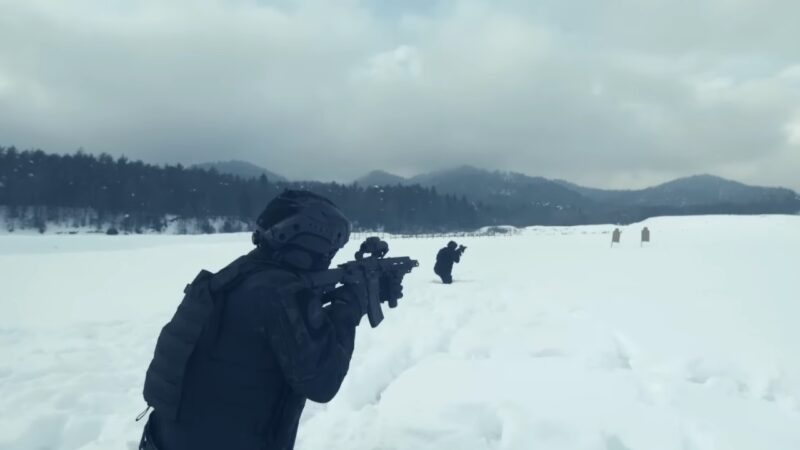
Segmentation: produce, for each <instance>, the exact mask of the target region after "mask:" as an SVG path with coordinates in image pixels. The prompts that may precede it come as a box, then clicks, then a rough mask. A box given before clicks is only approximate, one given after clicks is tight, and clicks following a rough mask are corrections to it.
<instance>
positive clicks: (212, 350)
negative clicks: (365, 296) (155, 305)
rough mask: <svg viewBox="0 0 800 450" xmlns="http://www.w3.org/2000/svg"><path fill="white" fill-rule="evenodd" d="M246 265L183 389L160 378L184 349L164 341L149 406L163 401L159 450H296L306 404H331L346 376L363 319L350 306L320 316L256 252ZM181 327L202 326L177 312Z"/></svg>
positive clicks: (154, 418)
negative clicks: (183, 323)
mask: <svg viewBox="0 0 800 450" xmlns="http://www.w3.org/2000/svg"><path fill="white" fill-rule="evenodd" d="M244 259H245V263H247V264H250V265H251V269H252V265H255V266H256V269H257V270H256V271H255V273H251V274H249V275H248V276H246V277H245V279H244V280H243V281H241V282H240V283H238V285H236V286H235V287H234V288H233V289H232V290H231V291H230V292H229V293H227V295H224V299H222V303H221V307H219V308H217V312H215V313H214V316H215V317H212V318H211V320H209V321H207V323H206V324H205V326H204V328H203V332H202V336H201V337H200V339H199V340H198V342H197V346H196V348H195V349H194V351H193V353H192V354H191V357H190V358H189V361H188V364H187V366H186V370H185V375H184V376H183V380H182V388H180V389H176V388H175V387H174V385H171V384H170V383H164V382H163V379H164V378H166V377H167V376H168V375H169V374H170V373H176V371H175V369H177V368H175V367H170V364H173V365H174V364H176V363H175V362H173V361H175V360H177V359H179V358H175V357H173V356H174V355H177V354H179V348H181V346H185V345H187V343H186V342H182V339H181V338H179V337H177V336H174V337H173V336H172V335H169V336H165V337H163V339H159V343H158V345H157V347H156V351H155V356H154V360H153V363H152V365H151V369H150V371H148V378H147V381H146V382H145V397H146V398H147V397H148V392H149V397H150V398H151V399H153V398H155V399H156V400H157V401H156V402H155V403H156V406H155V407H154V411H153V413H152V414H151V416H150V420H149V428H150V431H151V432H152V435H153V436H152V437H153V440H154V441H155V445H156V447H158V448H159V450H206V449H207V450H212V449H213V450H219V449H226V450H268V449H269V450H271V449H291V448H293V446H294V441H295V436H296V434H297V426H298V423H299V420H300V414H301V413H302V411H303V407H304V405H305V401H306V399H310V400H312V401H316V402H327V401H329V400H331V399H332V398H333V396H334V395H335V394H336V392H337V391H338V390H339V386H340V385H341V383H342V380H343V379H344V376H345V374H346V373H347V369H348V366H349V363H350V357H351V355H352V352H353V341H354V338H355V326H356V323H357V322H358V315H357V314H354V311H352V310H351V309H350V308H349V307H348V306H347V305H346V304H341V303H334V304H332V305H329V306H327V307H325V308H323V307H322V306H321V303H322V302H321V299H320V298H318V297H317V296H315V295H314V294H313V293H311V291H309V290H308V289H306V287H305V286H304V284H303V282H302V281H301V280H300V278H298V277H297V276H296V275H295V274H293V273H291V272H289V271H286V270H282V269H281V268H279V267H276V266H274V265H271V263H270V261H269V260H268V259H266V258H264V256H263V255H262V254H261V253H260V252H259V251H258V250H256V251H254V252H252V253H251V254H249V255H247V256H245V257H244ZM218 301H219V299H215V303H216V302H218ZM181 315H182V317H179V316H181ZM176 320H178V321H188V322H187V323H190V322H191V321H193V320H197V319H196V317H193V316H192V314H191V313H189V312H184V313H182V312H181V309H180V308H179V310H178V312H177V313H176V317H175V318H173V322H175V321H176ZM162 340H163V342H162ZM183 340H185V339H183ZM150 372H153V373H150ZM162 375H163V376H162ZM148 384H149V386H148ZM178 390H179V391H180V392H175V391H178ZM176 397H177V417H175V418H173V417H172V415H173V414H172V404H171V403H170V402H172V403H176ZM159 402H162V403H161V404H163V405H164V406H162V408H161V410H160V409H159V406H158V404H159ZM150 403H151V404H153V403H154V402H150Z"/></svg>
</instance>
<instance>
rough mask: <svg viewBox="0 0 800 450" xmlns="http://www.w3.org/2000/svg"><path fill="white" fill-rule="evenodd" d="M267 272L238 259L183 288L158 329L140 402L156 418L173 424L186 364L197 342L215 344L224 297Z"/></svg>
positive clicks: (245, 257)
mask: <svg viewBox="0 0 800 450" xmlns="http://www.w3.org/2000/svg"><path fill="white" fill-rule="evenodd" d="M268 268H269V266H265V265H264V264H255V263H253V262H252V261H251V260H250V259H248V257H247V256H242V257H240V258H238V259H236V260H235V261H233V262H232V263H231V264H229V265H228V266H226V267H225V268H223V269H222V270H220V271H219V272H217V273H216V274H213V273H211V272H209V271H206V270H201V271H200V273H198V274H197V276H196V277H195V279H194V280H193V281H192V282H191V283H190V284H188V285H187V286H186V288H185V289H184V291H183V292H184V297H183V300H182V301H181V303H180V305H179V306H178V309H177V310H176V311H175V315H174V316H173V317H172V319H171V320H170V321H169V322H168V323H167V324H166V325H165V326H164V327H163V328H162V329H161V333H160V334H159V336H158V340H157V342H156V348H155V352H154V355H153V359H152V361H151V362H150V366H149V367H148V369H147V374H146V376H145V382H144V399H145V401H146V402H147V405H148V406H149V407H152V408H154V409H155V410H156V411H158V414H159V415H160V416H162V417H164V418H168V419H170V420H177V418H178V415H179V414H180V405H181V396H182V394H183V381H184V376H185V374H186V368H187V363H188V362H189V358H190V357H191V356H192V353H193V352H194V350H195V348H196V347H197V345H198V343H199V342H200V341H201V339H206V340H209V341H210V343H211V344H213V342H214V341H215V340H216V337H217V334H218V332H219V326H220V316H221V311H222V309H223V308H224V303H225V297H226V293H227V292H230V291H231V290H232V289H233V288H235V287H236V286H237V285H238V284H239V283H241V282H242V281H243V280H244V279H245V278H247V276H249V275H251V274H253V273H256V272H258V271H262V270H266V269H268ZM167 355H169V356H168V357H167Z"/></svg>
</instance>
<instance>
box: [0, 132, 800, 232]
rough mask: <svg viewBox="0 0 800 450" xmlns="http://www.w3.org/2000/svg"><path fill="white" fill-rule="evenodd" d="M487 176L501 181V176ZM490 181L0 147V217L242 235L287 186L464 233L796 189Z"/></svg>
mask: <svg viewBox="0 0 800 450" xmlns="http://www.w3.org/2000/svg"><path fill="white" fill-rule="evenodd" d="M493 176H494V178H497V177H500V181H503V179H502V178H503V177H502V176H499V175H496V174H495V175H493ZM701 178H702V177H701ZM492 179H493V178H491V177H489V178H487V177H485V176H484V177H483V178H473V179H470V178H464V179H463V180H461V181H460V184H461V185H464V186H466V187H467V188H468V189H464V186H461V191H458V190H456V191H452V190H448V187H447V186H446V185H437V186H431V185H427V186H420V185H416V184H414V185H409V184H405V185H395V186H383V187H374V186H373V187H363V186H359V185H357V184H355V183H354V184H349V185H343V184H337V183H319V182H303V183H298V182H285V181H275V180H269V179H268V178H267V177H266V176H264V175H262V176H261V177H259V178H241V177H238V176H234V175H229V174H223V173H219V172H217V171H216V170H214V169H211V170H208V169H199V168H186V167H183V166H181V165H180V164H179V165H174V166H172V165H167V166H157V165H151V164H145V163H143V162H141V161H131V160H128V159H127V158H125V157H119V158H116V159H115V158H113V157H111V156H109V155H107V154H101V155H99V156H94V155H90V154H86V153H83V152H80V151H79V152H77V153H75V154H72V155H58V154H48V153H45V152H43V151H41V150H35V151H19V150H17V149H15V148H14V147H9V148H3V147H0V224H1V225H4V226H5V227H6V229H8V230H9V231H11V230H12V229H38V230H40V231H44V230H45V229H46V228H47V227H48V224H55V225H58V226H60V227H61V228H65V227H66V228H70V227H71V228H82V229H86V228H90V229H94V230H100V231H107V230H108V229H109V228H114V230H111V231H115V232H162V231H169V232H177V233H195V232H199V233H211V232H219V231H222V232H230V231H243V230H248V229H251V228H252V225H253V222H254V219H255V217H256V216H257V215H258V214H259V212H260V211H261V209H262V208H263V207H264V205H265V204H266V203H267V202H268V201H269V200H270V199H272V198H273V197H275V196H276V195H277V194H279V193H280V192H281V191H283V190H284V189H287V188H295V189H308V190H310V191H313V192H316V193H318V194H322V195H324V196H326V197H328V198H330V199H331V200H333V201H334V202H335V203H336V204H338V205H339V206H340V207H341V208H342V209H343V210H344V212H345V213H346V214H347V216H348V217H349V218H350V219H351V221H352V222H353V225H354V229H356V230H370V231H381V230H382V231H385V232H389V233H400V234H418V233H443V232H445V233H449V232H459V231H470V230H475V229H477V228H480V227H484V226H491V225H513V226H518V227H523V226H530V225H584V224H602V223H615V224H627V223H633V222H638V221H641V220H644V219H646V218H648V217H655V216H666V215H694V214H768V213H783V214H786V213H789V214H794V213H797V211H798V210H800V197H797V195H796V194H795V193H794V192H792V191H789V190H780V189H778V190H775V189H763V188H751V187H747V186H744V185H740V184H738V183H732V182H729V181H724V180H723V182H724V183H725V186H728V188H730V186H731V185H734V186H733V187H735V188H736V192H739V193H736V194H733V195H727V196H722V195H721V193H720V192H717V191H716V190H719V189H722V188H720V187H719V186H716V185H713V184H712V185H711V186H710V187H703V188H702V189H700V191H702V192H705V193H708V192H711V193H712V194H715V195H712V196H711V197H712V198H713V197H718V198H717V199H716V200H714V201H710V202H709V201H705V202H704V201H698V202H695V203H692V202H691V200H693V197H692V195H691V194H681V191H676V186H675V185H674V183H678V181H676V182H674V183H673V185H672V186H668V185H667V184H665V185H661V186H659V187H656V188H652V189H646V190H642V191H637V192H634V191H630V192H621V193H620V192H613V191H608V192H601V193H602V194H603V195H604V197H598V198H592V195H593V193H592V190H586V189H584V190H586V191H588V194H587V193H582V192H580V189H579V188H578V191H573V190H572V189H568V188H565V187H563V186H555V185H554V183H553V182H551V181H547V180H544V181H542V180H536V179H531V180H532V181H527V182H526V183H523V184H521V185H520V186H517V187H516V188H515V189H516V191H514V192H511V191H509V190H504V189H503V188H502V187H503V186H502V185H499V187H498V186H494V187H492V186H491V185H490V183H491V182H492ZM476 180H483V181H476ZM686 180H688V179H686ZM686 180H684V181H680V183H682V184H681V186H683V187H685V186H686V183H697V182H698V180H697V179H695V180H694V181H692V180H689V181H686ZM495 181H496V180H495ZM700 181H701V182H702V181H703V180H700ZM451 184H452V183H451ZM456 184H458V183H456ZM681 186H678V187H681ZM437 188H438V190H437ZM450 189H453V187H452V186H451V187H450ZM695 190H696V189H695ZM784 191H785V192H784ZM485 192H495V193H494V194H491V195H485ZM676 192H677V193H676ZM645 194H648V195H645ZM652 194H657V195H652ZM716 194H719V195H716ZM594 195H595V196H596V195H597V194H596V193H594ZM606 197H608V198H606ZM686 200H690V201H689V202H687V201H686ZM664 202H671V204H665V203H664Z"/></svg>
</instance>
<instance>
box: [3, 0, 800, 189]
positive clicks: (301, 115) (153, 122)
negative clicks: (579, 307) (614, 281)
mask: <svg viewBox="0 0 800 450" xmlns="http://www.w3.org/2000/svg"><path fill="white" fill-rule="evenodd" d="M498 3H499V2H488V1H485V2H482V1H470V0H449V1H445V0H442V1H437V2H433V1H430V2H422V1H414V2H408V3H405V4H404V7H403V8H399V7H398V6H397V4H398V3H396V2H395V3H391V4H389V3H388V2H383V1H377V0H371V1H368V0H364V1H355V0H349V1H343V2H326V1H323V0H298V1H293V2H290V1H270V2H264V1H261V2H257V1H248V0H228V1H222V0H217V1H213V0H192V1H189V0H172V1H169V2H164V1H155V0H152V1H143V0H142V1H129V2H108V1H100V0H76V1H71V2H68V3H65V2H60V1H57V0H24V1H23V0H6V1H5V2H3V3H0V141H2V142H0V144H6V145H7V144H16V145H18V146H20V147H34V146H35V147H42V148H44V149H47V150H53V151H72V150H74V149H76V148H78V147H84V148H86V149H87V150H88V151H93V152H100V151H106V152H109V153H112V154H122V153H124V154H126V155H128V156H130V157H134V158H142V159H145V160H147V161H152V162H179V161H180V162H184V163H191V162H201V161H207V160H217V159H228V158H239V159H246V160H250V161H252V162H255V163H258V164H261V165H264V166H265V167H268V168H270V169H271V170H274V171H276V172H279V173H284V174H286V175H287V176H289V177H292V178H315V179H336V180H349V179H351V178H353V177H355V176H358V175H361V174H362V173H364V172H366V171H367V170H370V169H373V168H383V169H387V170H390V171H395V172H399V173H402V174H414V173H418V172H423V171H428V170H433V169H441V168H445V167H449V166H452V165H454V164H463V163H467V164H474V165H478V166H483V167H487V168H498V169H509V170H516V171H521V172H526V173H530V174H536V175H543V176H549V177H561V178H567V179H570V180H574V181H577V182H582V183H587V184H591V185H597V186H609V187H619V186H642V185H647V184H651V183H655V182H659V181H664V180H666V179H669V178H672V177H677V176H683V175H688V174H693V173H700V172H711V173H715V174H720V175H723V176H730V177H734V178H737V179H740V180H742V181H746V182H752V183H760V184H770V185H772V184H782V185H787V186H789V187H793V188H795V189H800V179H798V177H797V176H796V175H795V174H796V173H798V172H800V63H798V61H800V47H798V46H797V45H796V44H795V42H796V41H797V40H798V39H800V32H798V31H796V30H797V27H796V26H795V24H794V23H793V22H792V20H791V18H792V17H798V16H800V3H797V2H794V1H792V0H785V1H778V0H769V1H763V2H755V1H742V0H705V1H701V2H696V3H697V5H693V6H690V5H683V6H680V5H676V4H675V3H674V2H667V1H665V0H654V1H651V2H639V1H633V0H613V1H608V2H592V4H591V5H582V6H581V7H580V8H578V7H577V6H575V4H574V3H571V4H568V2H560V1H555V0H549V1H543V2H535V4H534V3H533V2H523V1H521V0H519V1H509V2H503V3H502V5H500V4H498ZM600 3H602V6H601V5H600ZM645 3H646V6H645V5H644V4H645ZM531 5H533V6H531Z"/></svg>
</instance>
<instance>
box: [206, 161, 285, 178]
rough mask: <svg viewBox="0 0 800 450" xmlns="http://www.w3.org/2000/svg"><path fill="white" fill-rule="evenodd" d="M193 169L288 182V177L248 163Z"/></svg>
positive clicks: (231, 163)
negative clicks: (213, 170) (212, 170)
mask: <svg viewBox="0 0 800 450" xmlns="http://www.w3.org/2000/svg"><path fill="white" fill-rule="evenodd" d="M193 167H197V168H199V169H206V170H208V169H216V170H217V172H219V173H225V174H228V175H236V176H239V177H242V178H258V177H260V176H261V175H262V174H263V175H265V176H266V177H267V179H268V180H269V181H287V179H286V177H283V176H281V175H278V174H277V173H275V172H271V171H269V170H267V169H265V168H263V167H260V166H257V165H255V164H252V163H249V162H247V161H239V160H230V161H218V162H208V163H202V164H195V165H194V166H193Z"/></svg>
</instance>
